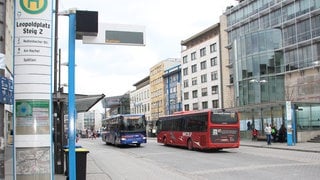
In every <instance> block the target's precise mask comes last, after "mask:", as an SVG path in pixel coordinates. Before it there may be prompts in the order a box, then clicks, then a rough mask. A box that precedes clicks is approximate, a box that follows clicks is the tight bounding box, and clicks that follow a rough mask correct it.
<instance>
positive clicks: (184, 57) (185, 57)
mask: <svg viewBox="0 0 320 180" xmlns="http://www.w3.org/2000/svg"><path fill="white" fill-rule="evenodd" d="M182 60H183V64H185V63H187V62H188V56H183V58H182Z"/></svg>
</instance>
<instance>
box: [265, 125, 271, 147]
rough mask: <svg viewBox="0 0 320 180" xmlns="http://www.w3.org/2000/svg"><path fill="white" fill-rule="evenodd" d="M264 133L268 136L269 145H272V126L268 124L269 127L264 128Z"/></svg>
mask: <svg viewBox="0 0 320 180" xmlns="http://www.w3.org/2000/svg"><path fill="white" fill-rule="evenodd" d="M264 132H265V133H266V136H267V143H268V145H271V125H269V124H267V126H266V127H265V128H264Z"/></svg>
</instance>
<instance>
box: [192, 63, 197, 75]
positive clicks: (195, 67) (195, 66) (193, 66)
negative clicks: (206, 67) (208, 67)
mask: <svg viewBox="0 0 320 180" xmlns="http://www.w3.org/2000/svg"><path fill="white" fill-rule="evenodd" d="M191 72H192V73H195V72H197V65H196V64H194V65H192V66H191Z"/></svg>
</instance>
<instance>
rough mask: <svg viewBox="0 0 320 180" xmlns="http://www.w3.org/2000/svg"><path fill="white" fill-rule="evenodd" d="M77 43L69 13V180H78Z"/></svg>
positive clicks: (74, 24)
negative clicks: (76, 148) (76, 129)
mask: <svg viewBox="0 0 320 180" xmlns="http://www.w3.org/2000/svg"><path fill="white" fill-rule="evenodd" d="M75 42H76V12H75V10H74V11H72V10H70V12H69V62H68V63H69V66H68V84H69V86H68V119H69V120H68V121H69V135H68V138H69V140H68V141H69V180H76V166H75V165H76V152H75V112H76V109H75V93H74V89H75Z"/></svg>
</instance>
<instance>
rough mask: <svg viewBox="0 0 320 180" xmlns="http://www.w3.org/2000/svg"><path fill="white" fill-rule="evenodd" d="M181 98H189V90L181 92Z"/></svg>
mask: <svg viewBox="0 0 320 180" xmlns="http://www.w3.org/2000/svg"><path fill="white" fill-rule="evenodd" d="M183 99H184V100H188V99H189V92H185V93H183Z"/></svg>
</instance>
